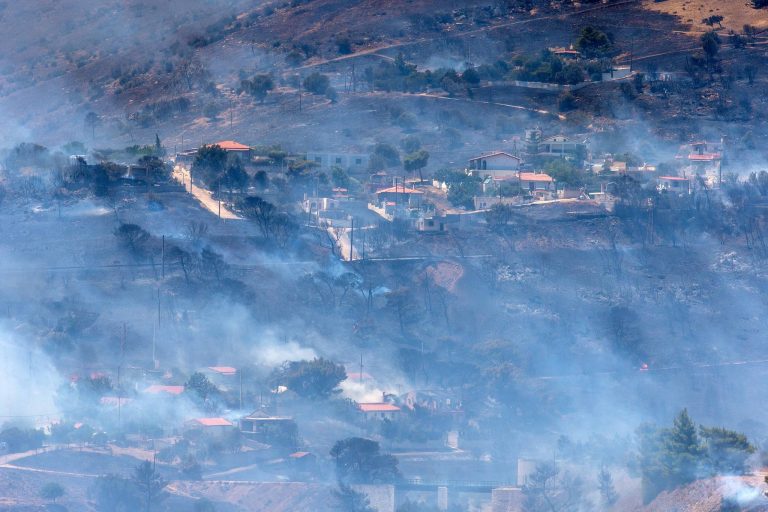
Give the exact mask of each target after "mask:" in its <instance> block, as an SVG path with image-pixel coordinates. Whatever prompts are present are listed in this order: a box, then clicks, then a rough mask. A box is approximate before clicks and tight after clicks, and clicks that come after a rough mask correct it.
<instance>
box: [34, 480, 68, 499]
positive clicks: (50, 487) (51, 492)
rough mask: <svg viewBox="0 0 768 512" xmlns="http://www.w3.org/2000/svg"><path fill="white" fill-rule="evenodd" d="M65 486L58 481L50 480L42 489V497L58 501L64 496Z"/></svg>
mask: <svg viewBox="0 0 768 512" xmlns="http://www.w3.org/2000/svg"><path fill="white" fill-rule="evenodd" d="M64 492H65V491H64V488H63V487H62V486H61V485H59V484H57V483H56V482H48V483H47V484H45V485H44V486H43V488H42V489H40V497H41V498H43V499H44V500H51V501H52V502H53V503H56V500H57V499H59V498H61V497H62V496H64Z"/></svg>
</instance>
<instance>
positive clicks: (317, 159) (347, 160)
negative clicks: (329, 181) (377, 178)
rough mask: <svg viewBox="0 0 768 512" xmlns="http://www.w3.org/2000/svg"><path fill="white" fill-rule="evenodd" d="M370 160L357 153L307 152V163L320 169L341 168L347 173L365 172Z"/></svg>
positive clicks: (366, 156)
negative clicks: (312, 163) (311, 163)
mask: <svg viewBox="0 0 768 512" xmlns="http://www.w3.org/2000/svg"><path fill="white" fill-rule="evenodd" d="M368 158H369V157H368V155H364V154H355V153H319V152H307V161H309V162H314V163H316V164H317V166H318V167H319V168H320V169H332V168H333V167H340V168H341V169H344V170H345V171H364V170H366V169H367V168H368Z"/></svg>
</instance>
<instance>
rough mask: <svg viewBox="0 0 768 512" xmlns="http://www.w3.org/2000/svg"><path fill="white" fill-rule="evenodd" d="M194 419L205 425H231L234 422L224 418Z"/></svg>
mask: <svg viewBox="0 0 768 512" xmlns="http://www.w3.org/2000/svg"><path fill="white" fill-rule="evenodd" d="M192 421H194V422H195V423H198V424H200V425H202V426H204V427H231V426H232V422H231V421H228V420H225V419H224V418H195V419H194V420H192Z"/></svg>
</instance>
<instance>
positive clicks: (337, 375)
mask: <svg viewBox="0 0 768 512" xmlns="http://www.w3.org/2000/svg"><path fill="white" fill-rule="evenodd" d="M346 378H347V372H346V371H345V370H344V367H343V366H341V365H339V364H336V363H334V362H333V361H329V360H327V359H323V358H315V359H313V360H311V361H290V362H287V363H285V364H284V365H283V366H282V367H281V368H279V369H278V370H276V371H275V372H274V373H273V375H272V379H271V380H272V382H273V385H275V386H277V385H283V386H286V387H287V388H288V389H290V390H291V391H293V392H295V393H296V394H298V395H300V396H302V397H304V398H310V399H325V398H328V397H330V396H333V395H335V394H338V393H339V392H340V390H339V389H338V388H337V386H338V385H339V383H340V382H341V381H343V380H344V379H346Z"/></svg>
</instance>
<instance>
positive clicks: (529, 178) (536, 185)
mask: <svg viewBox="0 0 768 512" xmlns="http://www.w3.org/2000/svg"><path fill="white" fill-rule="evenodd" d="M519 176H520V188H522V189H523V190H524V191H527V192H529V193H533V192H537V191H547V192H551V191H553V190H554V189H555V180H554V178H552V176H550V175H549V174H546V173H543V172H521V173H520V175H519Z"/></svg>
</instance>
